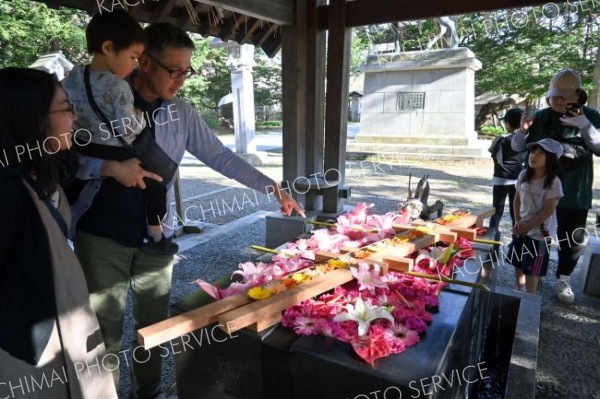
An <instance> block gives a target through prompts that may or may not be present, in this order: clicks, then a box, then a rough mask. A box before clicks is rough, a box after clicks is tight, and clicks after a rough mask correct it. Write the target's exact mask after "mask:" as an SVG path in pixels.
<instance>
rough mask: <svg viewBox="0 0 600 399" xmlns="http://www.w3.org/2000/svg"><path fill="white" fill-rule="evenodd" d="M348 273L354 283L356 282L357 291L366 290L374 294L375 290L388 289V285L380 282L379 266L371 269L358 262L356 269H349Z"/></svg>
mask: <svg viewBox="0 0 600 399" xmlns="http://www.w3.org/2000/svg"><path fill="white" fill-rule="evenodd" d="M350 271H351V272H352V275H353V276H354V278H355V279H356V281H358V284H359V288H358V290H359V291H362V290H365V289H366V290H369V292H371V293H374V292H375V288H383V289H387V288H388V285H387V284H386V283H384V282H383V281H381V278H380V277H379V273H380V269H379V265H374V266H373V269H371V268H370V266H369V264H368V263H365V262H359V263H358V268H356V267H351V268H350Z"/></svg>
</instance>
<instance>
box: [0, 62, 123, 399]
mask: <svg viewBox="0 0 600 399" xmlns="http://www.w3.org/2000/svg"><path fill="white" fill-rule="evenodd" d="M76 118H77V117H76V115H75V113H74V112H73V108H72V106H71V104H70V103H69V100H68V98H67V95H66V93H65V91H64V90H63V89H62V87H61V86H60V84H59V83H58V81H57V80H56V78H55V77H54V75H50V74H48V73H46V72H42V71H37V70H33V69H25V68H5V69H2V70H0V185H1V187H2V190H1V191H0V217H1V220H2V225H1V227H0V320H2V328H1V329H0V364H1V365H2V366H1V367H0V381H2V382H3V384H0V397H25V398H44V399H46V398H90V399H91V398H116V392H115V388H114V384H113V383H112V377H111V373H110V370H104V369H103V367H102V361H103V356H104V355H105V348H104V343H103V340H102V336H101V334H100V330H99V327H98V321H97V319H96V316H95V313H94V311H93V310H92V308H91V306H90V303H89V296H88V290H87V286H86V283H85V279H84V276H83V272H82V270H81V266H80V264H79V262H78V261H77V258H76V257H75V255H74V253H73V252H72V250H71V248H70V247H69V245H68V242H67V230H68V226H69V223H70V212H69V205H68V202H67V200H66V196H65V194H64V191H63V190H62V188H61V183H62V182H63V181H64V179H66V178H68V177H69V172H70V168H69V165H73V164H72V163H71V162H70V161H71V160H72V159H73V158H72V157H71V155H72V153H71V151H70V148H71V142H72V141H71V140H72V129H73V122H74V121H75V120H76Z"/></svg>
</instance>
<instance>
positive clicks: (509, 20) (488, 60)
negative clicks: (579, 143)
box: [460, 3, 600, 99]
mask: <svg viewBox="0 0 600 399" xmlns="http://www.w3.org/2000/svg"><path fill="white" fill-rule="evenodd" d="M549 4H550V3H549ZM551 4H552V7H549V6H548V5H546V6H543V7H529V8H523V9H515V10H505V11H498V12H494V13H477V14H469V15H466V16H464V17H463V18H461V28H460V33H462V34H463V36H464V39H465V42H466V44H467V45H468V47H469V48H470V49H471V50H473V52H474V53H475V55H476V56H477V58H479V59H480V60H481V62H482V64H483V68H482V69H481V70H480V71H478V72H477V75H476V92H477V93H483V92H489V91H491V92H497V93H507V94H519V95H521V96H524V97H526V98H527V99H534V98H538V97H540V96H543V95H544V93H545V92H546V90H547V87H548V82H549V81H550V79H551V77H552V75H553V74H554V73H556V72H557V71H558V70H560V69H562V68H567V67H569V68H574V69H577V70H579V71H581V73H582V75H583V77H584V81H585V82H586V83H587V87H586V89H588V91H589V90H590V89H592V85H591V83H590V82H591V76H592V73H593V68H594V63H595V58H596V53H597V48H598V44H599V40H598V39H600V35H599V28H600V25H599V24H600V19H599V17H598V14H597V13H592V12H590V11H589V10H587V11H586V10H584V9H582V8H576V9H574V8H573V5H572V4H560V5H557V4H556V3H551Z"/></svg>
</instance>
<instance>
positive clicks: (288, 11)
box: [195, 0, 294, 25]
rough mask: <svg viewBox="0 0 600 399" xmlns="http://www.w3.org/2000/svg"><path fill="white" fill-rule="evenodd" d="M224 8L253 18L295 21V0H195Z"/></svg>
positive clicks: (279, 23)
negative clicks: (293, 6)
mask: <svg viewBox="0 0 600 399" xmlns="http://www.w3.org/2000/svg"><path fill="white" fill-rule="evenodd" d="M195 1H198V2H200V3H204V4H208V5H211V6H218V7H221V8H223V9H224V10H229V11H234V12H236V13H239V14H244V15H247V16H250V17H253V18H258V19H262V20H264V21H269V22H273V23H276V24H277V25H291V24H293V23H294V15H293V12H292V5H293V3H294V2H293V1H290V0H195Z"/></svg>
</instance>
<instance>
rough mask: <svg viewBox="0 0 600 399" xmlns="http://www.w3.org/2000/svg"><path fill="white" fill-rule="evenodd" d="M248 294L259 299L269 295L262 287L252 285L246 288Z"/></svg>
mask: <svg viewBox="0 0 600 399" xmlns="http://www.w3.org/2000/svg"><path fill="white" fill-rule="evenodd" d="M248 296H249V297H250V298H252V299H255V300H261V299H266V298H268V297H270V296H271V293H270V292H269V290H268V289H266V288H264V287H252V288H250V289H249V290H248Z"/></svg>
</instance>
